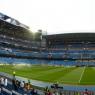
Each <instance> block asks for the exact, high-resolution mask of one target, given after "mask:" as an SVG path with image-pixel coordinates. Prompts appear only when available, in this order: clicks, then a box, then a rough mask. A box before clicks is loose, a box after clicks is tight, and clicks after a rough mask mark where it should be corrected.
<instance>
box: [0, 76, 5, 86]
mask: <svg viewBox="0 0 95 95" xmlns="http://www.w3.org/2000/svg"><path fill="white" fill-rule="evenodd" d="M0 81H1V87H3V86H4V78H3V77H1V79H0Z"/></svg>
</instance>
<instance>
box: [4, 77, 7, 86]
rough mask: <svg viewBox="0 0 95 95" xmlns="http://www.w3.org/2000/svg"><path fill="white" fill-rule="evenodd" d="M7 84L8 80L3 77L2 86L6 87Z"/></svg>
mask: <svg viewBox="0 0 95 95" xmlns="http://www.w3.org/2000/svg"><path fill="white" fill-rule="evenodd" d="M7 85H8V80H7V78H5V79H4V86H5V87H7Z"/></svg>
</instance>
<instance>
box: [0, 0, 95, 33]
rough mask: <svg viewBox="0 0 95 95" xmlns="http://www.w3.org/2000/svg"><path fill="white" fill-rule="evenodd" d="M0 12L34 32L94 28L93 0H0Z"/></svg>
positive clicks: (61, 31) (57, 31)
mask: <svg viewBox="0 0 95 95" xmlns="http://www.w3.org/2000/svg"><path fill="white" fill-rule="evenodd" d="M0 12H2V13H4V14H6V15H8V16H11V17H12V18H15V19H17V20H19V21H20V22H21V23H23V24H26V25H28V26H29V27H30V29H31V30H32V31H34V32H36V31H37V30H39V29H42V30H43V31H47V33H48V34H58V33H72V32H95V0H0Z"/></svg>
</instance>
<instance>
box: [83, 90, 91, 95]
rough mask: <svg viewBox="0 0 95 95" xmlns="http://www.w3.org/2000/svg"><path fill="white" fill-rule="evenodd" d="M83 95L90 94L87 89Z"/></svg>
mask: <svg viewBox="0 0 95 95" xmlns="http://www.w3.org/2000/svg"><path fill="white" fill-rule="evenodd" d="M83 95H91V94H90V92H89V91H88V89H85V91H84V92H83Z"/></svg>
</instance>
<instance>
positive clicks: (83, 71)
mask: <svg viewBox="0 0 95 95" xmlns="http://www.w3.org/2000/svg"><path fill="white" fill-rule="evenodd" d="M85 68H86V67H84V69H83V71H82V74H81V76H80V79H79V83H80V81H81V79H82V77H83V74H84V71H85Z"/></svg>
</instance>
